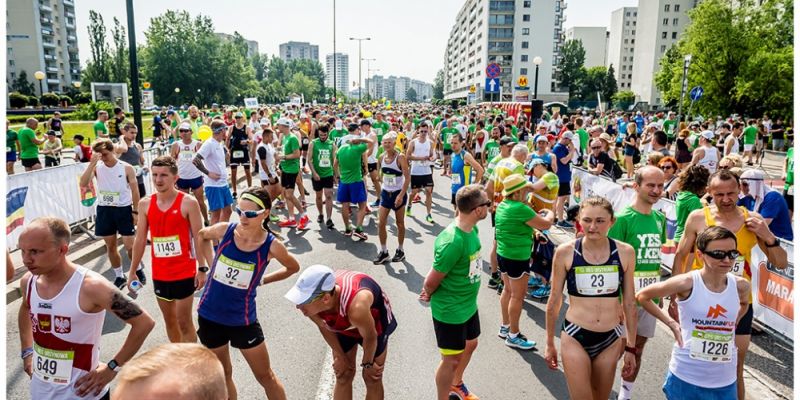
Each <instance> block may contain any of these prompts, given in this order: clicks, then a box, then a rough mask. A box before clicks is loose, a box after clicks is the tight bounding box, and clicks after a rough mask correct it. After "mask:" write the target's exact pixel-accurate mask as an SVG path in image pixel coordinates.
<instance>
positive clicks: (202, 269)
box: [197, 267, 208, 273]
mask: <svg viewBox="0 0 800 400" xmlns="http://www.w3.org/2000/svg"><path fill="white" fill-rule="evenodd" d="M197 271H198V272H202V273H206V272H208V267H199V268H197Z"/></svg>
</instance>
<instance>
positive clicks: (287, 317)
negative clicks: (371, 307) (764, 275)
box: [6, 170, 793, 399]
mask: <svg viewBox="0 0 800 400" xmlns="http://www.w3.org/2000/svg"><path fill="white" fill-rule="evenodd" d="M438 175H439V173H438V170H437V171H436V173H435V176H436V185H437V186H436V191H435V195H434V196H435V204H434V209H433V215H434V219H435V220H436V223H435V224H428V223H426V222H425V221H424V216H425V214H424V205H421V204H415V205H414V212H415V214H414V216H413V217H410V218H409V217H407V218H406V219H407V221H406V226H407V232H406V243H405V246H404V247H405V249H406V255H407V259H406V261H404V262H402V263H389V264H386V265H384V266H375V265H373V264H372V262H371V260H372V258H373V257H374V256H375V255H376V253H377V250H378V248H379V246H378V241H377V232H376V225H377V219H376V217H375V214H372V216H368V218H367V220H366V222H365V230H366V232H367V233H368V234H369V235H370V237H369V240H368V241H366V242H357V241H355V240H354V239H352V238H349V237H346V236H344V235H342V234H341V233H340V232H338V231H335V230H334V231H330V230H328V229H326V228H325V227H324V226H321V225H319V224H317V223H316V222H313V223H312V224H311V229H310V230H308V231H305V232H297V231H294V230H291V231H287V230H285V229H284V230H283V231H282V232H281V234H282V235H283V236H284V239H285V240H286V244H287V247H288V248H289V251H290V252H291V253H292V254H293V255H294V256H295V257H297V259H298V260H299V262H300V265H301V266H302V267H303V268H305V267H307V266H309V265H312V264H317V263H322V264H326V265H329V266H331V267H332V268H334V269H337V268H343V269H351V270H357V271H362V272H365V273H368V274H369V275H371V276H372V277H373V278H375V279H376V280H377V281H378V283H379V284H380V285H381V286H382V288H383V289H384V290H385V291H386V293H388V295H389V297H390V299H391V302H392V306H393V309H394V312H395V316H396V318H397V320H398V321H399V326H398V329H397V331H396V332H395V333H394V334H393V335H392V337H391V339H390V342H389V346H388V362H387V365H386V369H385V373H384V384H385V389H386V398H387V399H430V398H433V397H434V393H435V384H434V370H435V368H436V366H437V365H438V362H439V353H438V351H437V348H436V342H435V337H434V334H433V326H432V323H431V316H430V309H429V308H427V307H425V306H423V305H421V304H420V303H419V302H418V301H417V294H418V293H419V291H420V289H421V287H422V283H423V280H424V278H425V275H426V274H427V272H428V270H429V269H430V267H431V263H432V259H433V242H434V240H435V236H436V235H437V234H438V233H439V232H440V231H441V230H442V229H443V228H444V227H445V226H446V225H447V224H449V223H450V222H451V221H452V218H453V213H452V210H451V209H450V207H449V182H448V181H447V180H445V178H443V177H440V176H438ZM370 186H371V185H370ZM307 187H308V188H309V189H310V184H308V183H307ZM311 198H312V197H310V198H309V199H311ZM373 199H374V197H373V196H370V200H373ZM309 214H310V216H311V218H312V221H313V220H315V219H316V216H317V212H316V210H315V209H314V207H310V213H309ZM334 222H335V223H336V224H337V229H341V228H342V222H341V217H338V214H337V217H334ZM276 229H277V228H276ZM393 229H394V228H390V233H389V242H388V245H389V249H390V252H391V253H393V252H394V249H395V248H396V239H394V230H393ZM479 230H480V236H481V242H482V245H483V249H482V254H483V258H484V260H487V259H488V255H489V252H490V250H491V243H492V230H491V226H490V222H489V220H488V218H487V220H485V221H482V222H481V223H480V225H479ZM123 258H124V256H123ZM125 262H126V263H127V262H128V261H127V260H126V261H125ZM145 264H147V265H148V270H149V252H147V256H146V258H145ZM87 266H88V267H89V268H92V269H94V270H95V271H98V272H100V273H102V274H103V275H104V276H106V277H107V278H111V277H113V272H112V271H111V270H110V269H109V267H108V263H107V259H106V257H105V256H102V257H99V258H97V259H95V260H93V261H92V262H90V263H87ZM488 268H489V266H488V263H486V264H485V268H484V269H485V272H486V275H484V277H483V278H482V287H481V290H480V293H479V298H478V305H479V312H480V320H481V327H482V334H481V336H480V339H479V345H478V348H477V350H476V352H475V354H474V356H473V359H472V362H471V363H470V366H469V368H468V369H467V371H466V374H465V382H466V383H467V385H468V386H469V387H470V389H471V390H472V391H473V392H475V393H476V394H477V395H479V396H481V398H482V399H514V398H530V397H534V396H535V398H541V399H549V398H553V399H566V398H568V392H567V388H566V382H565V379H564V375H563V372H562V371H552V370H550V369H548V368H547V366H546V365H545V362H544V359H543V355H542V353H543V350H544V341H545V338H544V334H545V332H544V323H545V322H544V321H545V304H544V303H540V302H536V301H531V300H526V304H525V306H524V309H523V313H522V320H521V327H522V331H523V332H524V333H525V334H526V336H528V338H529V339H531V340H534V341H536V342H538V343H539V344H538V345H537V348H536V350H533V351H527V352H523V351H519V350H514V349H510V348H508V347H506V346H505V345H504V344H503V341H502V340H501V339H499V338H497V336H496V331H497V329H498V327H499V324H500V310H499V296H498V295H497V294H496V292H495V291H494V290H489V289H487V288H486V287H485V285H486V282H487V280H488ZM126 271H127V268H126ZM149 275H150V273H149V271H148V276H149ZM295 279H296V276H293V277H291V278H289V279H288V280H286V281H283V282H278V283H274V284H271V285H269V286H262V287H260V288H259V291H258V296H257V300H256V301H257V305H258V315H259V321H260V322H261V325H262V326H263V328H264V333H265V337H266V342H267V345H268V347H269V352H270V358H271V362H272V368H273V369H274V371H275V373H276V374H277V376H278V377H279V378H280V379H281V380H282V382H283V384H284V385H285V388H286V392H287V395H288V397H289V398H290V399H329V398H330V396H331V393H332V384H333V382H334V378H333V374H332V369H331V367H330V364H331V359H330V356H329V350H328V347H327V345H326V344H325V342H324V341H323V339H322V337H321V336H320V335H319V332H318V331H317V328H316V327H315V326H314V325H313V324H312V323H311V322H310V320H308V319H306V318H305V317H303V316H302V314H301V313H300V312H299V311H297V310H296V309H295V308H294V307H293V306H292V305H291V303H289V302H288V301H287V300H286V299H284V298H283V295H284V293H286V291H287V290H288V289H289V288H290V286H291V284H292V283H293V282H294V281H295ZM198 296H199V295H196V296H195V297H198ZM137 301H138V302H139V303H140V304H141V305H142V306H143V307H144V308H145V309H146V310H147V311H148V312H149V313H150V314H151V315H152V316H153V317H154V318H155V319H156V322H157V323H156V327H155V329H154V330H153V332H152V333H151V334H150V336H149V337H148V338H147V340H146V342H145V344H144V346H143V349H148V348H150V347H153V346H155V345H158V344H161V343H165V342H167V338H166V333H165V331H164V325H163V322H161V315H160V312H159V310H158V307H157V305H156V300H155V298H154V295H153V292H152V289H151V287H150V286H146V287H145V289H143V291H142V292H141V293H140V295H139V298H138V300H137ZM19 304H20V300H16V301H14V302H13V303H11V304H9V305H8V307H7V310H6V318H7V335H8V336H7V337H8V341H7V342H6V351H7V358H6V363H7V382H6V383H7V389H6V394H7V397H8V398H9V399H26V398H28V397H29V395H28V389H27V384H28V377H27V376H26V375H25V374H24V372H23V371H22V365H21V361H20V359H19V357H18V356H17V355H18V354H19V350H20V349H19V341H18V339H17V338H18V329H17V323H16V318H17V310H18V307H19ZM565 310H566V305H565V307H564V310H562V317H563V311H565ZM559 326H560V321H559ZM127 331H128V329H127V327H126V326H125V325H124V324H123V323H122V322H121V321H119V320H118V319H116V317H114V316H113V315H111V314H108V316H107V317H106V323H105V326H104V329H103V338H102V340H101V343H100V348H101V352H100V358H101V360H102V361H103V362H105V361H107V360H109V359H110V358H111V357H112V356H113V354H114V353H115V352H116V351H117V350H118V347H119V345H120V343H121V342H122V341H123V340H124V338H125V335H126V333H127ZM765 336H767V335H762V336H760V337H756V339H755V341H756V344H755V345H754V346H753V352H752V353H751V354H750V355H749V357H748V370H754V371H755V372H754V373H755V374H756V375H755V377H757V378H758V379H754V377H753V375H752V374H751V373H750V372H748V374H747V376H748V377H747V382H748V385H749V386H748V388H749V389H750V393H749V395H748V398H751V399H769V398H791V391H792V381H791V379H792V378H791V376H792V371H793V369H792V368H793V367H792V348H791V347H788V348H787V347H781V345H780V344H777V343H774V342H772V341H770V338H768V337H766V338H764V337H765ZM759 338H761V339H759ZM765 339H766V341H765ZM759 340H760V341H761V342H762V344H760V345H759V344H758V343H759ZM672 343H673V339H672V338H671V335H670V334H669V333H668V332H667V331H666V329H665V328H664V327H663V326H661V325H659V329H657V332H656V337H655V338H654V339H652V340H651V342H650V343H648V346H647V349H646V351H645V354H644V359H643V367H642V370H641V373H640V375H639V379H638V380H637V383H636V387H635V390H634V398H638V399H658V398H663V394H662V393H661V385H662V383H663V380H664V376H665V373H666V371H667V367H668V363H669V356H670V351H671V345H672ZM557 345H558V343H557ZM762 347H763V348H762ZM231 355H232V359H233V365H234V379H235V381H236V385H237V388H238V390H239V398H240V399H258V398H265V395H264V392H263V390H261V388H260V386H259V385H258V383H257V382H256V380H255V379H254V378H253V375H252V373H251V372H250V370H249V368H248V366H247V364H246V362H245V361H244V359H243V357H242V356H241V354H240V353H239V352H237V351H232V352H231ZM765 376H769V378H766V377H765ZM762 382H763V383H762ZM354 386H355V395H354V398H363V396H364V386H363V383H362V382H361V381H360V376H358V375H357V377H356V381H355V385H354ZM617 387H618V382H615V384H614V392H613V393H612V398H614V399H615V398H616V390H617Z"/></svg>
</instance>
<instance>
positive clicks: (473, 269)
mask: <svg viewBox="0 0 800 400" xmlns="http://www.w3.org/2000/svg"><path fill="white" fill-rule="evenodd" d="M482 269H483V259H482V258H481V252H480V251H476V252H475V254H473V255H471V256H469V282H470V283H475V282H480V280H481V270H482Z"/></svg>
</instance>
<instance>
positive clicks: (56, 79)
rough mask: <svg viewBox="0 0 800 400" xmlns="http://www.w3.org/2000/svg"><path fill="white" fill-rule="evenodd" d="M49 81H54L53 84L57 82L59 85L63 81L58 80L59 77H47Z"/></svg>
mask: <svg viewBox="0 0 800 400" xmlns="http://www.w3.org/2000/svg"><path fill="white" fill-rule="evenodd" d="M47 83H48V84H51V83H52V84H56V85H58V84H59V83H61V81H60V80H58V78H47Z"/></svg>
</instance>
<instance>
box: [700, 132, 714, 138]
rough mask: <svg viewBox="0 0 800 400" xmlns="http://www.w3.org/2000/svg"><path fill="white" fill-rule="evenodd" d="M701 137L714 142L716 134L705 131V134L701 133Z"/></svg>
mask: <svg viewBox="0 0 800 400" xmlns="http://www.w3.org/2000/svg"><path fill="white" fill-rule="evenodd" d="M700 136H702V137H704V138H706V139H708V140H713V139H714V136H715V135H714V132H711V131H703V132H701V133H700Z"/></svg>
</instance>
